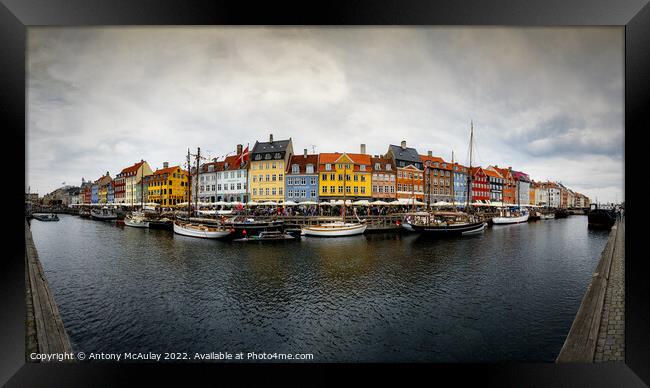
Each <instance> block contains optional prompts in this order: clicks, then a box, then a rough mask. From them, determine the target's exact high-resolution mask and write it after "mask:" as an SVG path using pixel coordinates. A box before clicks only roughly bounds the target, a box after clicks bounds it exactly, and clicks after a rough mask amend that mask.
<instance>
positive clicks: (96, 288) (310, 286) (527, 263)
mask: <svg viewBox="0 0 650 388" xmlns="http://www.w3.org/2000/svg"><path fill="white" fill-rule="evenodd" d="M59 217H60V218H61V221H59V222H39V221H37V220H33V221H32V232H33V236H34V241H35V243H36V247H37V249H38V252H39V255H40V258H41V261H42V264H43V268H44V270H45V274H46V276H47V279H48V281H49V285H50V288H51V289H52V292H53V293H54V297H55V300H56V302H57V304H58V305H59V310H60V312H61V315H62V318H63V322H64V324H65V327H66V330H67V331H68V334H69V335H70V339H71V341H72V343H73V347H74V349H75V351H84V352H87V353H88V352H110V353H121V352H156V353H163V352H188V353H190V354H191V355H193V354H194V353H195V352H201V353H207V352H230V353H237V352H259V353H261V352H267V353H272V352H278V353H313V354H314V361H315V362H338V361H343V362H348V361H350V362H352V361H359V362H361V361H427V362H504V361H518V362H526V361H530V362H538V361H549V362H552V361H554V359H555V357H556V356H557V354H558V352H559V350H560V348H561V347H562V344H563V342H564V338H565V337H566V335H567V333H568V331H569V329H570V327H571V323H572V321H573V318H574V316H575V314H576V312H577V310H578V307H579V305H580V302H581V300H582V297H583V295H584V292H585V290H586V288H587V284H588V282H589V279H590V277H591V273H592V272H593V270H594V269H595V267H596V264H597V261H598V258H599V255H600V252H601V251H602V249H603V248H604V245H605V243H606V241H607V237H608V232H607V231H592V230H588V229H587V217H586V216H571V217H569V218H566V219H558V220H550V221H538V222H533V223H526V224H519V225H505V226H496V227H493V228H490V229H488V230H486V232H485V234H483V235H480V236H473V237H469V238H467V237H466V238H463V239H454V240H441V241H435V240H427V239H422V238H421V237H418V236H417V235H410V234H409V235H398V234H370V235H361V236H355V237H345V238H334V239H332V238H330V239H318V238H305V237H303V239H302V241H296V242H281V243H273V244H259V243H235V242H221V241H211V240H202V239H194V238H191V237H183V236H179V235H174V234H173V233H172V232H169V231H164V230H148V229H137V228H129V227H123V226H116V225H115V224H113V223H104V222H99V221H92V220H87V219H81V218H78V217H75V216H69V215H60V216H59Z"/></svg>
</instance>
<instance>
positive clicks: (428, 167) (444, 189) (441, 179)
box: [419, 151, 454, 203]
mask: <svg viewBox="0 0 650 388" xmlns="http://www.w3.org/2000/svg"><path fill="white" fill-rule="evenodd" d="M419 157H420V161H421V162H422V165H423V166H424V171H423V176H424V180H423V182H422V183H423V185H424V196H423V198H424V199H425V201H426V202H428V203H436V202H440V201H445V202H451V201H452V191H453V187H454V186H453V180H454V176H453V174H452V169H453V167H452V165H451V163H447V162H445V161H444V160H443V159H442V158H441V157H438V156H433V153H432V152H431V151H428V152H427V155H426V156H425V155H419Z"/></svg>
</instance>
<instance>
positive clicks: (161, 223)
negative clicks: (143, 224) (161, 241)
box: [149, 217, 174, 230]
mask: <svg viewBox="0 0 650 388" xmlns="http://www.w3.org/2000/svg"><path fill="white" fill-rule="evenodd" d="M149 229H165V230H174V222H173V221H172V220H170V219H169V218H166V217H163V218H159V219H157V220H149Z"/></svg>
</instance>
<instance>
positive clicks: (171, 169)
mask: <svg viewBox="0 0 650 388" xmlns="http://www.w3.org/2000/svg"><path fill="white" fill-rule="evenodd" d="M178 168H180V166H172V167H167V168H161V169H158V170H156V171H155V172H154V173H153V175H163V174H171V173H174V172H176V169H178ZM181 172H184V173H186V174H187V171H185V170H183V169H181Z"/></svg>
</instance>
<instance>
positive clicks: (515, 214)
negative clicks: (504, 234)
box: [492, 209, 529, 225]
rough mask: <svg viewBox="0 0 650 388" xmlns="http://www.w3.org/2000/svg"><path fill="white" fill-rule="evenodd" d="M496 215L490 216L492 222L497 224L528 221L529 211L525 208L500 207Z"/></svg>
mask: <svg viewBox="0 0 650 388" xmlns="http://www.w3.org/2000/svg"><path fill="white" fill-rule="evenodd" d="M499 213H500V214H499V216H498V217H492V223H493V224H495V225H499V224H502V225H503V224H518V223H520V222H526V221H528V216H529V213H528V212H527V211H526V210H508V209H502V210H501V211H500V212H499Z"/></svg>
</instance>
